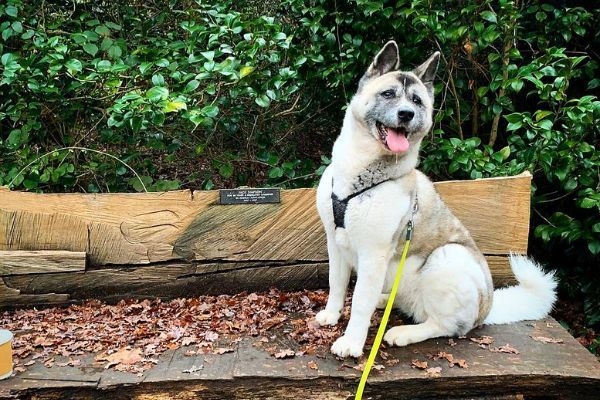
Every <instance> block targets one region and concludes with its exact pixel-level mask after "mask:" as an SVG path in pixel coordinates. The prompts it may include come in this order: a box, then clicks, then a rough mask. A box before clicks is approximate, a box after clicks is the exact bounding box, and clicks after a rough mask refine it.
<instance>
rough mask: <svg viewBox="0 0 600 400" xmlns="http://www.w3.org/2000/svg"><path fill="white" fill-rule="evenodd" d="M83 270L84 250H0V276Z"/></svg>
mask: <svg viewBox="0 0 600 400" xmlns="http://www.w3.org/2000/svg"><path fill="white" fill-rule="evenodd" d="M77 271H85V252H82V251H78V252H77V251H63V250H29V251H28V250H17V251H14V250H13V251H11V250H0V276H10V275H26V274H49V273H53V272H77Z"/></svg>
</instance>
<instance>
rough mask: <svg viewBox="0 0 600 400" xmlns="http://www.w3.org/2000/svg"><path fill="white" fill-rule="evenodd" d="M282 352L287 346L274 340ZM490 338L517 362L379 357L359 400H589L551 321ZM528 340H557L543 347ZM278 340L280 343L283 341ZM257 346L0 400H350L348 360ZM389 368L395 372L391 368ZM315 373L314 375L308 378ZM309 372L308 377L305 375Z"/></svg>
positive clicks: (0, 385)
mask: <svg viewBox="0 0 600 400" xmlns="http://www.w3.org/2000/svg"><path fill="white" fill-rule="evenodd" d="M276 335H278V337H280V335H281V338H282V340H285V342H286V344H289V345H290V347H291V348H293V347H294V343H292V342H291V339H290V338H289V337H285V338H284V334H283V333H282V332H278V333H276ZM484 335H486V336H491V337H492V338H493V340H494V342H493V343H492V344H491V345H490V347H491V348H498V347H501V346H505V345H510V347H512V348H514V349H516V350H518V351H519V354H511V353H502V352H492V351H490V349H489V348H482V347H480V346H479V345H478V344H477V343H475V342H473V341H471V340H470V339H469V338H463V339H454V342H455V345H453V346H452V345H451V344H450V342H449V340H448V339H447V338H441V339H434V340H429V341H427V342H424V343H420V344H415V345H411V346H408V347H405V348H391V349H385V352H386V353H388V354H389V357H388V360H394V362H392V363H390V365H386V362H385V361H384V360H381V359H379V360H378V363H380V364H382V365H384V366H385V369H383V370H381V371H373V372H372V375H371V377H370V379H369V384H368V386H367V391H366V393H365V396H364V399H365V400H366V399H390V398H394V399H400V398H410V399H413V398H433V397H440V398H448V397H452V398H473V397H477V398H515V397H510V396H517V395H524V396H525V398H529V397H532V398H535V397H543V398H557V399H559V398H560V399H563V398H573V399H578V400H581V399H596V398H598V397H597V396H598V389H599V388H600V363H599V362H598V361H597V360H596V359H595V357H594V356H593V355H591V354H590V353H589V352H588V351H587V350H586V349H585V348H584V347H582V346H581V345H580V344H579V343H578V342H577V341H576V340H575V339H574V338H573V337H571V336H570V335H569V334H568V333H567V331H565V330H564V329H563V328H562V327H561V326H560V325H559V324H558V323H557V322H556V321H555V320H553V319H552V318H548V319H545V320H542V321H533V322H531V321H530V322H521V323H516V324H511V325H497V326H485V327H483V328H480V329H476V330H474V331H473V332H471V333H470V335H469V336H470V337H475V338H477V337H481V336H484ZM532 337H542V338H550V339H558V340H561V341H562V343H544V342H542V341H539V339H538V340H534V339H533V338H532ZM283 338H284V339H283ZM257 343H258V338H253V337H247V338H245V339H244V340H242V341H241V342H239V343H238V344H237V345H236V348H235V351H234V352H230V353H225V354H222V355H215V354H206V355H194V356H186V355H185V353H186V352H187V351H188V350H189V348H185V347H184V348H180V349H178V350H175V351H169V352H167V353H164V354H163V355H162V356H161V357H160V358H159V359H158V360H159V361H158V364H157V365H155V366H154V367H153V368H152V369H150V370H148V371H146V372H145V373H144V374H143V376H137V375H135V374H132V373H126V372H118V371H114V370H112V369H104V368H102V367H101V366H94V364H93V361H94V357H93V356H91V355H90V356H88V357H87V358H84V359H83V363H82V365H81V366H79V367H59V366H56V365H54V366H52V367H51V368H46V367H44V366H43V365H41V364H36V365H33V366H32V367H30V369H29V370H27V371H26V372H24V373H20V374H18V375H17V376H15V377H12V378H10V379H8V380H5V381H0V399H8V398H21V399H57V398H73V399H107V398H110V399H147V400H148V399H298V400H300V399H347V398H352V397H350V396H353V393H354V390H355V387H356V385H357V382H358V379H359V377H360V371H358V370H356V369H354V368H352V367H353V366H356V365H357V362H356V361H355V360H353V359H349V358H348V359H345V360H339V359H336V358H335V357H333V356H332V355H331V354H329V353H327V354H326V355H325V357H324V358H323V357H317V356H315V355H310V356H309V355H302V356H295V357H293V358H287V359H276V358H275V357H273V356H271V355H270V354H269V353H268V352H267V351H265V350H264V349H263V348H261V346H256V344H257ZM439 352H446V353H450V354H452V355H453V356H454V358H455V359H464V360H465V361H466V363H467V365H468V368H461V367H459V366H458V365H456V366H454V367H450V366H449V363H448V362H447V361H446V360H445V359H438V360H433V359H432V356H433V355H435V354H438V353H439ZM415 359H416V360H420V361H427V362H428V366H429V367H441V372H440V376H439V377H430V376H428V375H427V373H426V372H425V371H423V370H420V369H416V368H413V367H412V366H411V363H412V361H413V360H415ZM395 360H397V362H396V361H395ZM315 365H316V366H317V368H316V369H314V367H315ZM311 367H312V368H311ZM507 396H509V397H507Z"/></svg>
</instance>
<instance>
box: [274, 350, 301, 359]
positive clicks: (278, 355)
mask: <svg viewBox="0 0 600 400" xmlns="http://www.w3.org/2000/svg"><path fill="white" fill-rule="evenodd" d="M295 355H296V352H295V351H294V350H292V349H285V350H281V351H278V352H277V353H275V354H273V356H274V357H275V358H292V357H294V356H295Z"/></svg>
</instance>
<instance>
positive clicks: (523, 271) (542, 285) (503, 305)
mask: <svg viewBox="0 0 600 400" xmlns="http://www.w3.org/2000/svg"><path fill="white" fill-rule="evenodd" d="M510 267H511V268H512V271H513V273H514V274H515V277H516V278H517V281H518V282H519V284H518V285H516V286H510V287H506V288H501V289H496V290H494V300H493V302H492V309H491V310H490V313H489V314H488V316H487V317H486V319H485V320H484V323H486V324H508V323H510V322H517V321H523V320H533V319H542V318H545V317H546V316H548V314H549V313H550V311H552V307H553V306H554V302H555V301H556V285H557V282H556V279H555V277H554V273H545V272H544V271H543V270H542V267H541V266H539V265H538V264H537V263H536V262H535V261H533V260H531V259H530V258H528V257H526V256H521V255H515V254H511V255H510Z"/></svg>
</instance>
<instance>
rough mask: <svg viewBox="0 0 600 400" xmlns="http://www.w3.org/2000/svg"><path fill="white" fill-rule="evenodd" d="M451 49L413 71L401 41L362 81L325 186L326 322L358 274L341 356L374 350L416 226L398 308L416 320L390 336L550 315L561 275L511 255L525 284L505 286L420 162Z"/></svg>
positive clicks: (412, 337) (405, 339)
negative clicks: (375, 319)
mask: <svg viewBox="0 0 600 400" xmlns="http://www.w3.org/2000/svg"><path fill="white" fill-rule="evenodd" d="M439 57H440V56H439V53H435V54H433V55H432V56H431V57H430V58H429V59H428V60H427V61H425V62H424V63H423V64H422V65H420V66H419V67H417V68H415V69H414V70H412V71H409V72H403V71H399V70H398V67H399V56H398V47H397V45H396V43H395V42H393V41H392V42H388V43H387V44H386V45H385V46H384V47H383V49H382V50H381V51H380V52H379V53H378V54H377V56H375V58H374V60H373V62H372V64H371V65H370V67H369V68H368V70H367V72H366V73H365V75H364V76H363V77H362V79H361V80H360V83H359V86H358V91H357V93H356V94H355V96H354V97H353V98H352V101H351V103H350V105H349V107H348V109H347V111H346V116H345V118H344V123H343V127H342V130H341V134H340V136H339V137H338V138H337V140H336V142H335V144H334V146H333V154H332V159H331V160H332V161H331V165H329V167H328V168H327V169H326V170H325V172H324V174H323V177H322V179H321V182H320V183H319V188H318V190H317V207H318V210H319V215H320V216H321V219H322V222H323V225H324V226H325V231H326V233H327V249H328V252H329V286H330V292H329V299H328V301H327V306H326V307H325V309H324V310H322V311H320V312H319V313H318V314H317V316H316V319H317V322H318V323H319V324H321V325H334V324H336V323H337V322H338V320H339V318H340V315H341V312H342V308H343V306H344V299H345V294H346V289H347V287H348V282H349V280H350V273H351V270H352V269H355V270H356V273H357V280H356V286H355V288H354V295H353V299H352V308H351V315H350V321H349V322H348V327H347V328H346V331H345V333H344V335H343V336H342V337H340V338H338V339H337V340H336V341H335V343H334V344H333V346H332V348H331V351H332V352H333V353H334V354H336V355H338V356H341V357H345V356H353V357H358V356H360V355H361V354H362V352H363V346H364V344H365V340H366V337H367V332H368V328H369V325H370V321H371V316H372V315H373V312H374V311H375V308H376V307H377V306H378V305H381V304H385V301H386V300H387V297H388V296H387V295H386V293H389V291H390V288H391V284H392V282H393V278H394V274H395V271H396V267H397V264H398V261H399V258H400V253H401V251H402V248H403V247H404V240H405V233H406V230H407V226H408V225H409V224H411V225H414V236H413V238H412V241H411V246H410V250H409V253H408V257H407V260H406V264H405V267H404V275H403V277H402V281H401V284H400V287H399V289H398V294H397V296H396V299H395V300H394V305H395V307H397V308H400V309H401V310H402V311H403V312H404V313H406V314H408V315H410V316H412V317H413V319H414V320H415V322H416V325H403V326H397V327H393V328H391V329H390V330H389V331H388V332H387V333H386V335H385V338H384V339H385V340H386V341H387V342H388V343H389V344H392V345H397V346H403V345H407V344H409V343H415V342H420V341H423V340H426V339H429V338H435V337H440V336H456V335H464V334H466V333H467V332H468V331H470V330H471V329H472V328H473V327H475V326H477V325H479V324H482V323H491V324H498V323H508V322H513V321H519V320H526V319H539V318H543V317H545V316H546V315H547V314H548V313H549V312H550V310H551V308H552V306H553V303H554V301H555V298H556V295H555V288H556V282H555V281H554V278H553V276H552V275H551V274H545V273H544V272H543V271H542V270H541V269H540V268H539V267H538V266H537V265H536V264H535V263H534V262H532V261H531V260H529V259H528V258H526V257H521V256H515V257H512V258H511V267H512V269H513V272H514V273H515V276H516V277H517V279H518V281H519V285H517V286H514V287H510V288H505V289H500V290H496V291H494V289H493V286H492V279H491V275H490V271H489V269H488V265H487V262H486V260H485V258H484V256H483V254H482V253H481V252H480V251H479V249H478V248H477V246H476V244H475V242H474V241H473V239H472V238H471V235H470V234H469V232H468V231H467V230H466V228H465V227H464V226H463V225H462V224H461V222H460V221H459V220H458V219H457V218H456V217H455V216H454V215H453V214H452V212H451V211H450V210H449V209H448V208H447V207H446V205H445V204H444V203H443V202H442V200H441V199H440V196H439V195H438V193H437V192H436V191H435V189H434V187H433V184H432V183H431V181H430V180H429V179H428V178H427V177H426V176H425V175H423V174H422V173H421V172H419V171H418V170H417V169H416V166H417V163H418V157H419V147H420V144H421V141H422V140H423V138H424V137H425V135H426V134H427V132H429V130H430V129H431V127H432V124H433V122H432V115H433V92H434V90H433V80H434V77H435V72H436V69H437V64H438V61H439ZM473 212H477V210H473Z"/></svg>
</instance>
